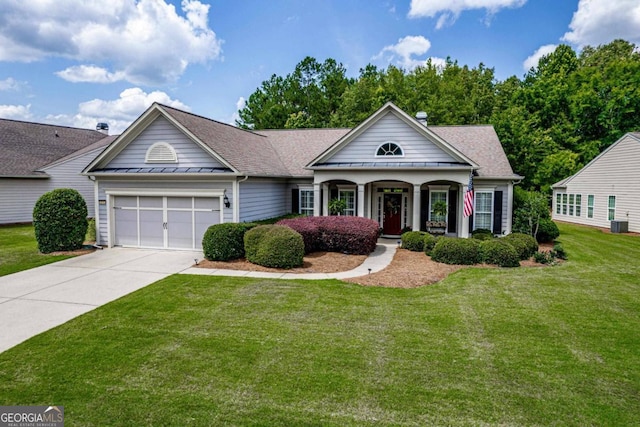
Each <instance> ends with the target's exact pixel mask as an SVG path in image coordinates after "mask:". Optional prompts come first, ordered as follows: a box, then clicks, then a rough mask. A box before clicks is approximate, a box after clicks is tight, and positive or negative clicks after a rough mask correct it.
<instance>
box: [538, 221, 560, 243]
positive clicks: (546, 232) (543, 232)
mask: <svg viewBox="0 0 640 427" xmlns="http://www.w3.org/2000/svg"><path fill="white" fill-rule="evenodd" d="M559 235H560V230H558V226H557V225H556V223H555V222H553V221H552V220H550V219H549V218H542V219H540V223H539V224H538V232H537V233H536V240H538V242H540V243H549V242H553V241H554V240H555V239H557V238H558V236H559Z"/></svg>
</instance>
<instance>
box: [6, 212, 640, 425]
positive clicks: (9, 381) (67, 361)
mask: <svg viewBox="0 0 640 427" xmlns="http://www.w3.org/2000/svg"><path fill="white" fill-rule="evenodd" d="M561 231H562V233H563V234H562V235H561V237H560V240H561V241H562V244H563V246H564V247H565V249H566V251H567V253H568V255H569V261H568V262H566V263H564V264H562V265H559V266H555V267H550V268H527V267H523V268H519V269H482V268H468V269H464V270H460V271H458V272H456V273H454V274H453V275H451V276H449V277H448V278H447V279H445V280H444V281H442V282H440V283H437V284H435V285H431V286H425V287H422V288H417V289H390V288H375V287H362V286H359V285H354V284H348V283H343V282H339V281H284V280H283V281H277V280H261V279H239V278H231V277H229V278H221V277H218V278H216V277H205V276H184V275H174V276H171V277H169V278H167V279H165V280H162V281H160V282H157V283H155V284H153V285H150V286H148V287H146V288H144V289H142V290H140V291H138V292H136V293H134V294H132V295H129V296H127V297H125V298H122V299H120V300H118V301H115V302H113V303H111V304H108V305H107V306H104V307H101V308H98V309H97V310H95V311H93V312H90V313H88V314H86V315H84V316H82V317H80V318H77V319H75V320H73V321H71V322H69V323H67V324H65V325H62V326H60V327H58V328H55V329H53V330H51V331H49V332H47V333H44V334H41V335H39V336H37V337H35V338H33V339H31V340H29V341H27V342H25V343H23V344H20V345H19V346H17V347H15V348H13V349H10V350H8V351H6V352H4V353H2V354H0V405H13V404H23V405H26V404H34V405H35V404H38V405H49V404H57V405H63V406H64V407H65V421H66V422H67V424H66V425H68V426H75V425H82V426H103V425H136V426H143V425H148V426H155V425H176V426H185V425H202V426H209V425H234V426H235V425H243V426H244V425H253V426H267V425H280V426H296V425H305V426H308V425H317V426H320V425H322V426H345V425H352V426H362V425H371V426H374V425H375V426H378V425H388V426H391V425H393V426H397V425H400V426H403V425H404V426H410V425H416V426H422V425H453V426H456V425H461V426H466V425H518V426H520V425H570V426H584V425H610V426H623V425H634V424H636V423H637V420H639V419H640V399H639V396H640V334H639V333H638V331H639V330H640V316H639V315H638V313H640V279H639V278H640V264H639V263H638V262H637V260H639V259H640V238H638V237H630V236H620V235H610V234H604V233H602V232H600V231H598V230H593V229H588V228H584V227H577V226H570V225H561Z"/></svg>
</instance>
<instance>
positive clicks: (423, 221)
mask: <svg viewBox="0 0 640 427" xmlns="http://www.w3.org/2000/svg"><path fill="white" fill-rule="evenodd" d="M428 218H429V190H420V230H422V231H427V221H428Z"/></svg>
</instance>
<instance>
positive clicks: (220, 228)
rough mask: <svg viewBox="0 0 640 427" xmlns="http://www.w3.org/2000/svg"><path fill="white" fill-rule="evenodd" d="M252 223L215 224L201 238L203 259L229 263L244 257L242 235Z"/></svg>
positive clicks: (249, 228)
mask: <svg viewBox="0 0 640 427" xmlns="http://www.w3.org/2000/svg"><path fill="white" fill-rule="evenodd" d="M255 226H256V224H253V223H225V224H215V225H212V226H211V227H209V228H207V231H205V233H204V236H203V237H202V251H203V252H204V257H205V258H206V259H208V260H210V261H229V260H231V259H238V258H243V257H244V235H245V233H246V232H247V231H249V230H251V229H252V228H253V227H255Z"/></svg>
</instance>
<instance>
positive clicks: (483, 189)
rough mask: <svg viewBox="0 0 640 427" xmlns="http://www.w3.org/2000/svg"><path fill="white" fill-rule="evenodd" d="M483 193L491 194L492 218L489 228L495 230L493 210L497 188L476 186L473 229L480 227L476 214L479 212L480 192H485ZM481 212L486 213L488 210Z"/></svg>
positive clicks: (474, 191)
mask: <svg viewBox="0 0 640 427" xmlns="http://www.w3.org/2000/svg"><path fill="white" fill-rule="evenodd" d="M483 193H489V194H491V208H490V211H489V213H490V214H491V218H490V219H489V228H488V230H492V231H493V216H494V212H493V204H494V200H495V188H478V187H475V188H474V190H473V229H474V230H477V229H478V221H477V220H476V214H477V213H478V204H477V203H478V194H483ZM481 213H483V214H484V213H486V212H481Z"/></svg>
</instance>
